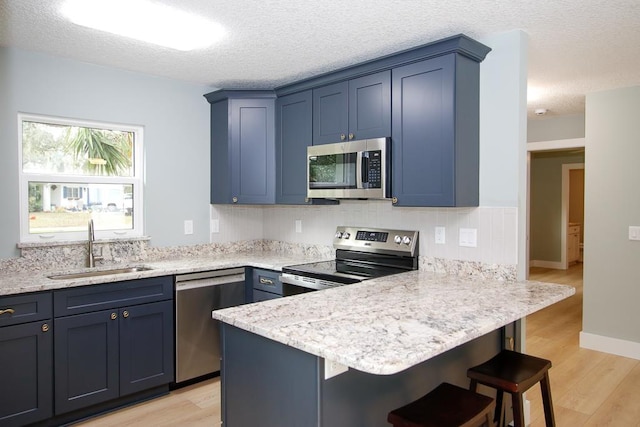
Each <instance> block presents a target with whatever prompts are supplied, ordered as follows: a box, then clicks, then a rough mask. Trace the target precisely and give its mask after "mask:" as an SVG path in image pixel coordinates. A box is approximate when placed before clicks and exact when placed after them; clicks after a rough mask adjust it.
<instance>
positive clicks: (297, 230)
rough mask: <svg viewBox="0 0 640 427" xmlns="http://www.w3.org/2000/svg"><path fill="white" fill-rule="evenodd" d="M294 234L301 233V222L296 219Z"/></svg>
mask: <svg viewBox="0 0 640 427" xmlns="http://www.w3.org/2000/svg"><path fill="white" fill-rule="evenodd" d="M296 233H302V220H301V219H296Z"/></svg>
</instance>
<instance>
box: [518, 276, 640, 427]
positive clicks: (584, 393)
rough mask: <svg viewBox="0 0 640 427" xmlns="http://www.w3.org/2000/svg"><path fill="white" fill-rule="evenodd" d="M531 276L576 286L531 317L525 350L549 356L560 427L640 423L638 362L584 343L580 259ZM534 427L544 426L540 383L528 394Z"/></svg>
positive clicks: (557, 420)
mask: <svg viewBox="0 0 640 427" xmlns="http://www.w3.org/2000/svg"><path fill="white" fill-rule="evenodd" d="M529 278H530V279H531V280H539V281H545V282H555V283H564V284H568V285H572V286H574V287H575V288H576V294H575V295H574V296H572V297H571V298H568V299H566V300H564V301H561V302H559V303H557V304H554V305H552V306H551V307H548V308H546V309H544V310H541V311H539V312H537V313H534V314H532V315H531V316H528V317H527V342H526V346H527V348H526V350H527V353H530V354H533V355H535V356H540V357H544V358H545V359H549V360H551V362H552V363H553V367H552V368H551V370H550V371H549V377H550V382H551V393H552V396H553V406H554V411H555V416H556V424H557V425H558V426H559V427H565V426H566V427H573V426H598V427H605V426H616V427H618V426H619V427H633V426H640V404H639V400H640V361H638V360H635V359H628V358H625V357H620V356H614V355H611V354H607V353H601V352H598V351H593V350H587V349H584V348H580V345H579V333H580V331H581V330H582V264H580V263H579V264H576V265H574V266H572V267H570V268H569V270H566V271H563V270H550V269H544V268H532V269H531V271H530V276H529ZM527 397H528V399H530V400H531V427H539V426H544V425H545V424H544V413H543V411H542V402H541V398H540V387H539V386H538V385H536V386H534V387H533V388H532V389H531V390H530V392H529V393H527Z"/></svg>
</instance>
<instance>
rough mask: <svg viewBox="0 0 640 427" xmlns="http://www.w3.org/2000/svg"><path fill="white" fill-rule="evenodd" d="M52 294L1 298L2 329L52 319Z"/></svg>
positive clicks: (0, 322) (0, 315)
mask: <svg viewBox="0 0 640 427" xmlns="http://www.w3.org/2000/svg"><path fill="white" fill-rule="evenodd" d="M51 311H52V307H51V293H50V292H44V293H36V294H22V295H12V296H6V297H0V312H2V313H3V314H0V327H2V326H8V325H17V324H19V323H27V322H34V321H37V320H43V319H49V318H51Z"/></svg>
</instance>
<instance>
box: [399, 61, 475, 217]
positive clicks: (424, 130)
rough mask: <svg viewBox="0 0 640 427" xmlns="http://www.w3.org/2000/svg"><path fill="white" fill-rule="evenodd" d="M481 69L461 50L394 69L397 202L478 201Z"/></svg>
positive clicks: (472, 203)
mask: <svg viewBox="0 0 640 427" xmlns="http://www.w3.org/2000/svg"><path fill="white" fill-rule="evenodd" d="M478 71H479V68H478V63H477V62H475V61H473V60H470V59H467V58H463V57H461V56H459V55H457V54H449V55H445V56H440V57H437V58H433V59H429V60H426V61H422V62H417V63H414V64H410V65H406V66H403V67H398V68H396V69H394V70H393V119H392V120H393V134H392V138H393V139H392V153H393V154H392V175H393V180H392V183H393V190H392V193H393V197H394V200H395V204H396V205H397V206H477V205H478V119H477V117H478V110H479V107H478V105H479V81H478V78H477V75H478ZM474 73H475V77H474ZM457 80H465V81H466V86H460V87H457V85H456V81H457ZM474 116H475V117H474Z"/></svg>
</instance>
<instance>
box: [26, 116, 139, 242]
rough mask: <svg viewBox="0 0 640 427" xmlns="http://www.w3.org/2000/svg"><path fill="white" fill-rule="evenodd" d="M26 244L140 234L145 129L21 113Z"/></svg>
mask: <svg viewBox="0 0 640 427" xmlns="http://www.w3.org/2000/svg"><path fill="white" fill-rule="evenodd" d="M18 125H19V132H18V135H19V143H20V145H19V151H20V229H21V230H20V234H21V240H22V241H23V242H34V241H47V240H53V241H59V240H84V239H86V238H87V229H88V228H87V227H88V222H89V220H90V219H93V222H94V225H95V232H96V237H98V238H116V237H130V236H141V235H142V216H143V215H142V177H143V172H142V128H141V127H134V126H127V125H117V124H104V123H90V122H83V121H79V120H66V119H58V118H52V117H43V116H32V115H27V114H20V115H19V116H18Z"/></svg>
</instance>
